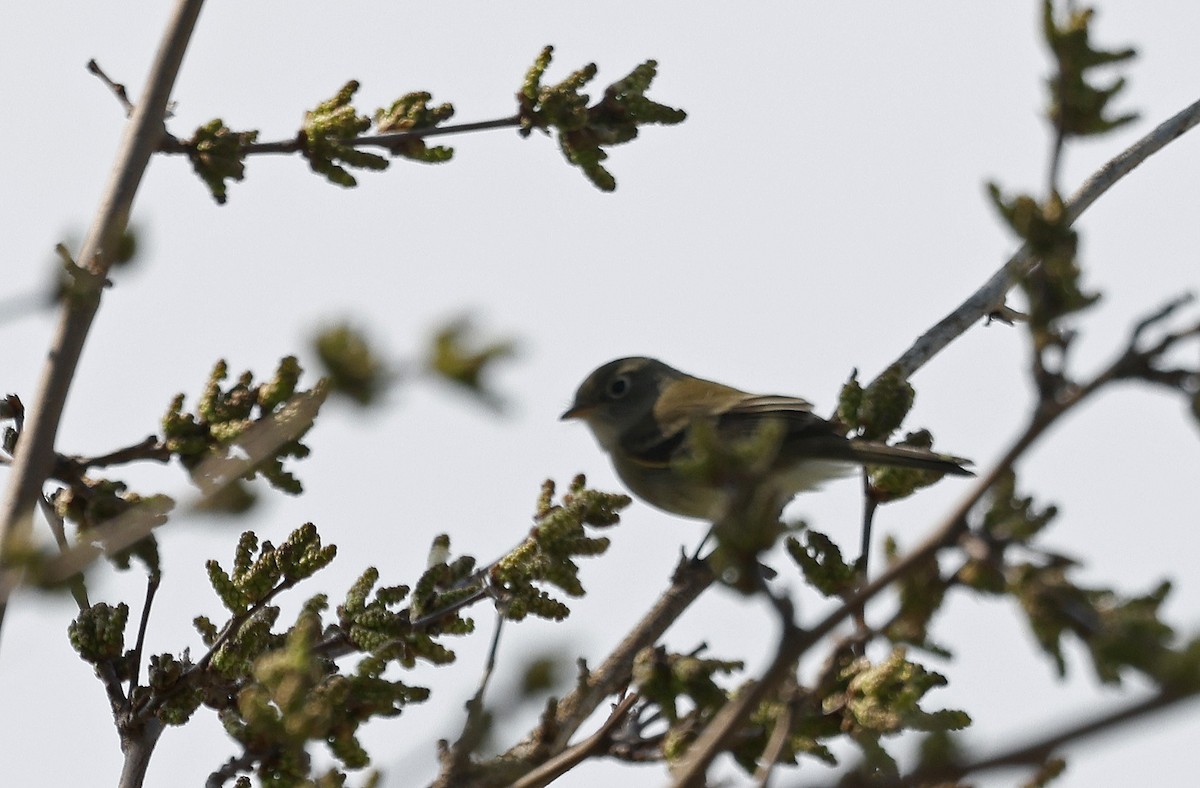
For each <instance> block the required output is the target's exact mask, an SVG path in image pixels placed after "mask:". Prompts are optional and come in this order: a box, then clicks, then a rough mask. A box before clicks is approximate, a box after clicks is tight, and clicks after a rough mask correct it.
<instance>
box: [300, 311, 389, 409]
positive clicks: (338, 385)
mask: <svg viewBox="0 0 1200 788" xmlns="http://www.w3.org/2000/svg"><path fill="white" fill-rule="evenodd" d="M313 347H314V349H315V350H316V353H317V357H318V358H319V359H320V361H321V365H322V366H323V367H324V368H325V379H326V380H328V381H329V386H330V390H331V391H332V392H333V393H335V394H341V395H343V396H346V397H349V398H350V400H351V401H353V402H355V403H357V404H358V405H361V406H363V407H366V406H368V405H371V404H374V403H375V402H376V400H377V399H378V397H379V395H380V394H382V393H383V391H384V390H385V389H386V387H387V384H388V383H389V382H390V379H391V376H390V375H389V373H388V372H387V369H386V365H385V364H384V362H383V361H382V360H381V359H380V357H379V355H378V354H377V353H376V351H375V350H374V349H373V348H372V347H371V344H370V342H369V341H368V339H367V337H366V335H365V334H364V333H363V332H362V331H360V330H358V329H356V328H354V327H353V326H351V325H350V324H349V323H340V324H337V325H333V326H329V327H327V328H325V329H323V330H322V331H321V332H320V333H318V334H317V336H316V337H315V338H314V340H313Z"/></svg>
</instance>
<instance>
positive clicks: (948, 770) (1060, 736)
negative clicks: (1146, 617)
mask: <svg viewBox="0 0 1200 788" xmlns="http://www.w3.org/2000/svg"><path fill="white" fill-rule="evenodd" d="M1195 699H1196V695H1194V694H1188V693H1182V694H1181V693H1178V692H1169V691H1166V690H1163V691H1160V692H1158V693H1156V694H1154V695H1152V696H1151V697H1149V698H1146V699H1145V700H1142V701H1139V702H1137V703H1134V704H1133V705H1131V706H1126V707H1124V708H1120V709H1115V710H1113V711H1111V712H1108V713H1105V714H1101V715H1099V716H1097V717H1094V718H1092V719H1089V720H1084V721H1083V722H1080V723H1078V724H1076V725H1072V726H1070V727H1067V728H1064V729H1062V730H1060V731H1058V732H1056V733H1052V734H1049V735H1047V736H1045V737H1043V738H1041V739H1037V740H1035V741H1032V742H1029V743H1026V744H1021V745H1016V746H1014V747H1011V748H1009V749H1007V750H1001V751H1000V752H997V753H995V754H993V755H988V756H984V757H981V758H979V759H977V760H971V761H965V762H962V763H956V764H947V765H945V766H939V767H931V768H926V769H918V770H917V771H914V772H912V773H911V774H908V775H906V776H904V777H901V778H900V779H898V780H894V781H891V782H883V783H880V785H881V786H892V787H893V788H898V787H899V786H917V785H929V784H932V783H939V784H941V783H949V782H952V781H956V780H959V779H961V778H963V777H966V776H967V775H971V774H978V773H979V772H986V771H992V770H994V769H1004V768H1010V767H1015V766H1040V765H1041V764H1043V763H1045V761H1046V759H1047V758H1049V757H1050V756H1051V755H1053V754H1054V753H1055V752H1056V751H1058V750H1060V749H1061V748H1062V747H1063V746H1064V745H1066V744H1070V743H1071V742H1075V741H1079V740H1081V739H1085V738H1087V737H1089V736H1095V735H1096V734H1098V733H1104V732H1105V731H1107V730H1110V729H1112V728H1115V727H1117V726H1119V725H1124V724H1125V723H1127V722H1131V721H1133V720H1136V719H1138V718H1140V717H1144V716H1147V715H1151V714H1156V713H1158V712H1161V711H1165V710H1167V709H1169V708H1171V707H1173V706H1176V705H1178V704H1180V703H1182V702H1184V701H1188V700H1195Z"/></svg>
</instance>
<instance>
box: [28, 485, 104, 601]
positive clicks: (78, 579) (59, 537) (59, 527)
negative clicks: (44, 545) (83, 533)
mask: <svg viewBox="0 0 1200 788" xmlns="http://www.w3.org/2000/svg"><path fill="white" fill-rule="evenodd" d="M38 503H39V504H40V505H41V510H42V516H43V517H45V518H46V524H47V525H49V526H50V533H52V534H54V543H55V544H57V545H58V550H59V552H60V553H66V552H67V551H68V550H70V548H71V545H70V543H69V542H68V541H67V524H66V523H65V522H64V521H63V518H62V517H61V516H60V515H59V514H58V510H57V509H55V508H54V504H53V503H51V501H50V499H49V498H47V497H46V496H45V495H43V496H41V497H40V498H38ZM67 583H68V584H69V585H70V588H71V596H72V597H73V598H74V599H75V604H76V605H77V606H78V607H79V609H80V610H81V611H82V610H87V609H88V608H89V607H91V606H92V603H91V602H90V601H89V600H88V593H87V585H86V584H85V583H84V582H83V574H82V573H81V572H76V573H75V574H73V575H71V577H70V578H69V579H68V580H67Z"/></svg>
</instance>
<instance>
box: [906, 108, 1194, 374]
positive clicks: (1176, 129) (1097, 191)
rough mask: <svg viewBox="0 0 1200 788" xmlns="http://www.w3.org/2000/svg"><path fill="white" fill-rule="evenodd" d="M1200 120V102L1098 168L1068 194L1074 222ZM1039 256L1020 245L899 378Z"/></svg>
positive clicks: (922, 342) (927, 336)
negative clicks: (1142, 164) (1123, 179)
mask: <svg viewBox="0 0 1200 788" xmlns="http://www.w3.org/2000/svg"><path fill="white" fill-rule="evenodd" d="M1198 123H1200V101H1197V102H1196V103H1195V104H1192V105H1191V106H1189V107H1188V108H1187V109H1185V110H1183V111H1182V112H1180V113H1178V114H1176V115H1175V116H1174V117H1172V118H1171V119H1170V120H1167V121H1166V122H1165V123H1162V124H1160V125H1159V126H1158V127H1157V128H1155V129H1154V130H1153V131H1151V132H1150V133H1149V134H1147V135H1146V136H1144V137H1142V138H1141V139H1140V140H1138V141H1137V142H1135V143H1134V144H1133V145H1131V146H1130V147H1129V148H1127V149H1126V150H1125V151H1123V152H1122V153H1120V154H1118V155H1117V156H1116V157H1114V158H1113V159H1111V160H1110V161H1109V162H1108V163H1107V164H1105V165H1104V166H1103V167H1101V168H1100V169H1099V170H1097V171H1096V172H1095V173H1094V174H1093V175H1092V176H1091V177H1090V178H1088V179H1087V180H1086V181H1084V183H1083V185H1082V186H1080V187H1079V190H1078V191H1076V192H1075V194H1073V195H1071V199H1070V200H1069V201H1068V203H1067V206H1066V209H1067V216H1068V217H1069V218H1070V221H1071V222H1072V223H1074V222H1075V220H1076V219H1078V218H1079V217H1080V215H1082V214H1083V212H1084V211H1086V210H1087V209H1088V208H1089V207H1091V205H1092V203H1094V202H1095V201H1096V200H1097V199H1099V198H1100V196H1101V195H1102V194H1104V193H1105V192H1106V191H1108V190H1109V189H1110V188H1111V187H1112V186H1113V185H1115V184H1116V183H1117V181H1119V180H1121V179H1122V178H1124V177H1125V176H1126V175H1128V174H1129V173H1131V172H1132V171H1133V170H1134V168H1136V167H1137V166H1138V165H1139V164H1141V163H1142V162H1143V161H1145V160H1146V159H1148V158H1150V157H1151V156H1152V155H1154V154H1155V153H1158V152H1159V151H1160V150H1162V149H1163V148H1164V147H1166V146H1167V145H1168V144H1170V143H1171V142H1173V141H1174V140H1175V139H1177V138H1178V137H1180V136H1182V135H1183V134H1185V133H1187V132H1188V131H1189V130H1190V129H1191V128H1193V127H1194V126H1196V125H1197V124H1198ZM1036 262H1037V260H1036V259H1035V258H1034V257H1033V255H1032V253H1031V252H1030V250H1029V247H1028V246H1022V247H1021V248H1020V249H1018V250H1017V252H1016V253H1015V254H1014V255H1013V256H1012V257H1010V258H1009V259H1008V262H1006V263H1005V264H1004V265H1003V266H1001V267H1000V269H999V270H998V271H996V273H994V274H992V276H991V278H990V279H988V280H987V282H985V283H984V284H983V286H982V287H980V288H979V289H978V290H976V291H975V292H974V293H972V294H971V295H970V296H968V297H967V299H966V300H965V301H963V302H962V304H960V305H959V306H958V308H957V309H955V310H954V311H953V312H951V313H950V314H948V315H946V316H945V317H944V318H942V319H941V320H939V321H938V322H937V323H936V324H935V325H934V326H933V327H932V328H930V329H929V330H928V331H926V332H925V333H924V334H922V335H921V336H919V337H917V340H916V341H915V342H913V344H912V346H911V347H910V348H909V349H908V350H906V351H904V353H903V354H902V355H901V356H900V357H899V358H898V359H896V361H895V362H894V363H893V364H892V366H894V367H899V369H900V373H901V375H902V376H903V377H905V378H909V377H911V376H912V374H913V373H914V372H916V371H917V370H918V369H920V368H921V367H922V366H924V365H925V363H926V362H928V361H929V360H930V359H931V358H933V357H934V356H935V355H936V354H937V353H939V352H940V351H941V350H942V349H943V348H945V347H946V346H947V345H949V344H950V343H951V342H952V341H954V340H955V339H956V338H958V337H959V336H961V335H962V334H964V333H965V332H966V330H967V329H968V328H970V327H971V326H972V325H974V324H975V322H976V321H978V320H979V319H981V318H983V317H986V316H987V315H989V314H992V313H993V312H995V311H997V310H998V309H1001V308H1002V307H1003V305H1004V296H1005V294H1006V293H1008V291H1009V289H1011V288H1012V286H1013V284H1014V283H1015V282H1016V280H1017V279H1018V278H1020V277H1021V276H1022V275H1023V274H1024V273H1026V272H1027V271H1028V270H1029V269H1030V268H1032V267H1033V265H1034V264H1035V263H1036Z"/></svg>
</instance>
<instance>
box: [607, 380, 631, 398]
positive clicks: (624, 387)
mask: <svg viewBox="0 0 1200 788" xmlns="http://www.w3.org/2000/svg"><path fill="white" fill-rule="evenodd" d="M607 391H608V396H610V397H612V398H613V399H620V398H621V397H624V396H625V395H626V394H628V393H629V377H628V376H626V375H617V376H616V377H615V378H613V379H612V380H610V381H608V389H607Z"/></svg>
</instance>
